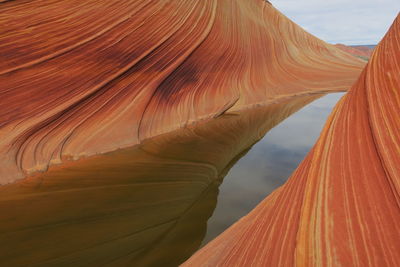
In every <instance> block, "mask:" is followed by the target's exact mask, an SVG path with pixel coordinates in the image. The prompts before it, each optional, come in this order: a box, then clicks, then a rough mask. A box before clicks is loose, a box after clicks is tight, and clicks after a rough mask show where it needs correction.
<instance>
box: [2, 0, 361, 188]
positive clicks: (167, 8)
mask: <svg viewBox="0 0 400 267" xmlns="http://www.w3.org/2000/svg"><path fill="white" fill-rule="evenodd" d="M0 14H1V16H0V25H2V26H4V27H0V59H1V60H0V95H1V97H0V110H1V112H0V140H1V141H0V162H1V168H0V184H5V183H10V182H13V181H15V180H16V179H20V178H23V177H25V176H26V175H28V174H30V173H32V172H35V171H40V170H42V171H44V170H47V168H48V166H49V164H57V163H61V162H62V160H65V159H77V158H79V157H82V156H90V155H94V154H97V153H105V152H108V151H113V150H116V149H118V148H123V147H128V146H131V145H134V144H137V143H139V142H140V141H141V140H143V139H145V138H148V137H151V136H155V135H158V134H161V133H165V132H168V131H170V130H173V129H177V128H179V127H184V126H185V125H187V124H188V123H192V122H195V121H198V120H200V119H205V118H211V117H215V116H218V115H219V114H222V113H223V112H225V111H226V110H228V109H230V110H239V109H243V108H248V107H251V106H254V105H257V104H265V103H268V102H269V101H271V100H272V99H275V98H278V97H282V96H290V95H294V94H302V93H307V92H314V91H329V90H346V89H347V88H348V87H349V86H350V85H351V84H352V83H353V82H354V80H355V78H356V77H357V76H358V74H359V72H360V71H361V68H362V66H363V65H364V63H362V62H361V61H358V60H357V59H355V58H353V57H350V56H348V55H347V54H346V53H343V52H342V51H340V50H338V49H336V48H335V47H334V46H332V45H329V44H326V43H325V42H323V41H321V40H319V39H317V38H315V37H313V36H312V35H310V34H308V33H306V32H305V31H304V30H302V29H301V28H300V27H298V26H297V25H296V24H294V23H293V22H291V21H290V20H289V19H287V18H286V17H285V16H283V15H282V14H281V13H279V12H278V11H277V10H276V9H275V8H274V7H273V6H272V5H271V4H269V3H267V2H265V1H263V0H251V1H247V0H246V1H239V0H234V1H232V0H229V1H228V0H220V1H217V0H204V1H192V0H190V1H189V0H182V1H152V0H140V1H138V0H130V1H127V0H124V1H121V0H109V1H101V0H87V1H81V0H57V1H55V0H42V1H7V2H4V3H1V4H0Z"/></svg>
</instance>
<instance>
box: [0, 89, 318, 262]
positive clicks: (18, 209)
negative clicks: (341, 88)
mask: <svg viewBox="0 0 400 267" xmlns="http://www.w3.org/2000/svg"><path fill="white" fill-rule="evenodd" d="M317 97H319V96H318V95H313V96H303V97H295V98H292V99H290V100H286V101H283V102H279V103H276V104H272V105H269V106H267V107H259V108H254V109H249V110H246V111H242V112H238V113H235V114H224V115H222V116H220V117H218V118H216V119H214V120H211V121H209V122H205V123H202V122H200V123H198V124H196V125H192V126H188V127H187V128H184V129H179V130H177V131H173V132H171V133H167V134H163V135H160V136H157V137H154V138H151V139H148V140H145V141H144V142H143V143H142V144H140V146H138V147H137V146H135V147H132V148H127V149H123V150H118V151H114V152H110V153H106V154H104V155H96V156H93V157H89V158H85V159H80V160H78V161H71V162H68V163H66V164H63V165H58V166H52V167H50V169H49V171H48V172H46V173H38V174H36V175H34V176H32V177H29V178H27V179H24V180H20V181H17V182H15V183H12V184H8V185H4V186H1V187H0V210H1V212H0V266H76V265H78V266H104V265H107V266H110V265H111V266H135V267H139V266H177V265H178V264H180V263H182V262H183V261H184V260H186V259H187V258H188V257H190V256H191V255H192V254H193V253H194V252H195V251H196V250H197V249H198V248H199V246H200V243H201V241H202V239H203V238H204V235H205V232H206V225H207V220H208V218H209V217H210V215H211V214H212V212H213V210H214V208H215V205H216V200H217V194H218V186H219V184H220V183H221V182H222V179H223V178H224V176H225V175H226V173H227V172H228V170H229V169H230V168H231V166H233V164H234V163H235V162H236V161H237V160H238V159H240V158H241V156H243V154H245V153H246V152H247V150H248V149H249V147H251V146H252V145H253V144H254V143H255V142H256V141H258V140H259V139H260V138H262V137H263V136H264V135H265V133H266V132H267V131H268V130H270V129H271V128H272V127H274V126H275V125H276V124H278V123H279V122H281V121H282V120H283V119H285V118H286V117H288V116H289V115H290V114H292V113H293V112H295V111H297V110H298V109H300V108H301V107H303V106H304V105H305V104H308V103H309V102H310V101H312V100H314V99H315V98H317Z"/></svg>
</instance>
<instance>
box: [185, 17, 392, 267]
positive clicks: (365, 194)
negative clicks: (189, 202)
mask: <svg viewBox="0 0 400 267" xmlns="http://www.w3.org/2000/svg"><path fill="white" fill-rule="evenodd" d="M399 74H400V16H398V17H397V19H396V20H395V22H394V24H393V25H392V27H391V28H390V30H389V32H388V33H387V34H386V36H385V37H384V39H383V40H382V41H381V43H380V44H379V45H378V47H377V48H376V50H375V52H374V54H373V55H372V57H371V59H370V61H369V63H368V65H367V66H366V68H365V70H364V71H363V73H362V74H361V76H360V78H359V79H358V81H357V82H356V83H355V85H354V86H353V87H352V88H351V89H350V91H349V93H348V94H347V95H346V96H345V97H344V98H343V99H342V100H341V101H340V102H339V103H338V105H337V106H336V107H335V110H334V112H333V114H332V115H331V117H330V119H329V120H328V122H327V124H326V126H325V128H324V130H323V131H322V134H321V136H320V138H319V140H318V142H317V143H316V145H315V147H314V148H313V149H312V151H311V152H310V153H309V155H308V156H307V157H306V159H305V160H304V161H303V163H302V164H301V165H300V166H299V167H298V169H297V170H296V171H295V172H294V173H293V176H292V177H291V178H290V179H289V181H288V182H287V183H286V184H285V185H284V186H282V187H281V188H279V189H278V190H276V191H275V192H274V193H272V194H271V195H270V196H268V197H267V198H266V199H265V200H264V201H263V202H262V203H261V204H259V206H257V207H256V208H255V209H254V210H253V211H252V212H251V213H250V214H248V215H247V216H245V217H244V218H242V219H241V220H240V221H239V222H237V223H236V224H235V225H233V226H232V227H231V228H230V229H228V230H227V231H225V232H224V233H223V234H222V235H221V236H219V237H218V238H216V239H215V240H214V241H212V242H211V243H209V244H208V245H207V246H206V247H204V248H203V249H202V250H200V251H199V252H197V253H196V254H195V255H194V256H193V257H191V258H190V259H189V260H188V261H187V262H186V263H185V264H184V266H400V250H399V248H400V223H399V222H400V131H399V129H400V116H399V114H400V75H399Z"/></svg>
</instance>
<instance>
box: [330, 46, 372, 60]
mask: <svg viewBox="0 0 400 267" xmlns="http://www.w3.org/2000/svg"><path fill="white" fill-rule="evenodd" d="M335 46H336V47H337V48H339V49H341V50H343V51H345V52H347V53H349V54H352V55H353V56H355V57H358V58H361V59H363V60H366V61H368V59H369V58H370V57H371V55H372V52H373V51H374V48H375V45H349V46H348V45H344V44H335Z"/></svg>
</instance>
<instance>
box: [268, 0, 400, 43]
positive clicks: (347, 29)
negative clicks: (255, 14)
mask: <svg viewBox="0 0 400 267" xmlns="http://www.w3.org/2000/svg"><path fill="white" fill-rule="evenodd" d="M270 2H271V3H272V4H273V5H274V6H275V7H276V8H277V9H279V10H280V11H281V12H282V13H284V14H285V15H286V16H287V17H289V18H290V19H292V20H293V21H294V22H296V23H297V24H299V25H300V26H302V27H303V28H304V29H305V30H307V31H308V32H310V33H312V34H314V35H315V36H317V37H319V38H320V39H322V40H324V41H326V42H329V43H333V44H335V43H342V44H348V45H350V44H377V43H378V42H379V41H380V40H381V39H382V37H383V36H384V34H385V33H386V31H387V30H388V28H389V27H390V25H391V24H392V22H393V20H394V19H395V17H396V16H397V14H398V12H399V11H400V0H270Z"/></svg>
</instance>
